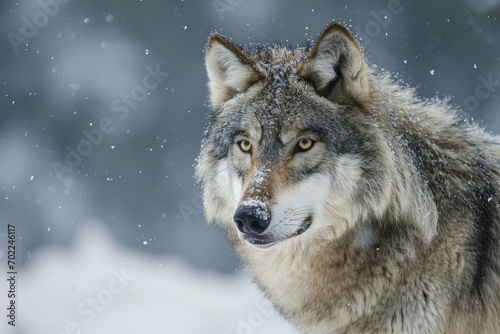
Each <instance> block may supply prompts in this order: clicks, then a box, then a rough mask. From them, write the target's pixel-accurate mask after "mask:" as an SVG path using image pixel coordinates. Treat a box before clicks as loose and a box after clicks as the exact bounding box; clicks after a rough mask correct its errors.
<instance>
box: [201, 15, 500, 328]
mask: <svg viewBox="0 0 500 334" xmlns="http://www.w3.org/2000/svg"><path fill="white" fill-rule="evenodd" d="M206 66H207V72H208V76H209V78H210V82H209V88H210V98H211V103H212V107H213V113H212V114H211V117H210V122H209V126H208V129H207V134H206V139H205V140H204V143H203V147H202V150H201V154H200V157H199V161H198V165H197V169H196V173H197V177H198V180H199V181H201V183H202V186H203V190H204V192H203V201H204V208H205V213H206V216H207V218H208V219H209V220H216V221H218V222H219V223H220V224H222V225H223V226H224V227H225V228H226V229H227V232H228V235H229V238H230V239H231V240H232V242H233V243H234V245H235V247H236V249H237V251H238V253H239V254H240V256H241V258H242V259H243V261H244V262H245V264H246V266H247V267H248V270H249V271H250V273H251V275H252V276H253V278H254V280H255V282H256V283H257V284H258V285H259V286H260V288H261V289H262V290H263V291H264V292H265V293H266V295H267V296H268V297H269V298H270V299H271V300H272V301H273V303H274V304H275V306H276V307H277V308H278V309H279V310H280V311H281V312H282V313H283V315H284V316H285V317H286V318H287V319H289V320H290V321H291V322H292V323H293V324H294V325H295V326H296V327H297V329H298V330H299V331H301V332H303V333H308V334H311V333H447V334H449V333H464V334H465V333H467V334H469V333H484V334H492V333H500V277H499V276H500V242H499V240H500V218H499V209H498V206H499V205H500V197H499V195H498V191H499V188H500V175H499V171H500V169H499V162H500V160H499V159H500V150H499V147H500V146H499V140H498V139H497V138H496V137H493V136H490V135H488V134H487V133H485V132H484V131H483V130H481V129H479V128H477V127H476V126H472V125H469V124H468V123H467V122H466V121H464V120H463V119H462V118H461V117H459V116H458V115H457V113H456V112H455V111H454V110H453V108H452V107H450V106H449V105H448V104H447V102H442V101H437V100H435V101H434V100H433V101H428V100H422V99H419V98H418V97H416V95H415V92H414V90H412V89H409V88H405V87H402V86H401V85H398V84H396V83H394V82H393V81H392V80H391V79H390V77H389V76H388V75H386V74H384V73H378V72H377V71H375V70H373V69H371V68H370V67H369V66H368V65H367V63H366V61H365V59H364V57H363V54H362V52H361V50H360V48H359V47H358V45H357V43H356V41H355V39H354V38H353V37H352V35H351V34H350V33H349V31H348V30H347V29H346V28H345V27H343V26H342V25H340V24H336V23H332V24H330V25H328V26H327V27H326V28H325V29H324V30H323V32H322V33H321V35H320V36H319V38H318V40H317V41H316V43H315V44H314V45H313V46H312V48H308V47H306V48H298V49H295V50H290V49H288V48H280V47H268V48H266V47H259V48H253V49H252V48H240V47H237V46H235V45H234V44H232V43H231V42H229V41H228V40H226V39H224V38H223V37H221V36H220V35H217V34H214V35H212V36H211V38H210V40H209V43H208V48H207V54H206ZM303 138H305V139H306V142H307V139H311V140H312V142H313V143H314V145H313V146H312V148H310V149H309V150H302V149H301V148H298V146H297V145H298V144H297V143H298V141H299V140H300V139H303ZM242 141H244V143H245V147H247V146H248V144H251V150H249V151H248V152H246V153H245V152H244V151H243V150H242V149H240V146H241V145H242V144H241V142H242ZM242 207H244V208H246V209H248V208H251V209H252V210H254V211H252V212H255V213H253V217H255V219H256V221H267V222H270V223H269V225H268V227H267V229H266V230H265V231H264V232H263V233H256V232H252V233H247V232H246V231H242V230H241V229H240V231H238V228H241V226H239V227H238V228H237V225H236V223H235V221H234V220H233V219H236V217H235V212H236V211H237V209H238V208H242ZM233 217H234V218H233ZM252 224H253V223H252ZM240 225H241V224H240ZM252 226H253V225H252ZM259 226H260V225H259ZM259 226H257V227H259ZM304 230H305V232H304ZM302 232H304V233H302ZM263 248H266V249H263Z"/></svg>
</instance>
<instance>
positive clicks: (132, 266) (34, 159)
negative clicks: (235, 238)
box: [0, 0, 500, 334]
mask: <svg viewBox="0 0 500 334" xmlns="http://www.w3.org/2000/svg"><path fill="white" fill-rule="evenodd" d="M499 14H500V1H499V0H485V1H479V0H478V1H473V0H459V1H451V0H447V1H409V0H399V1H398V0H383V1H370V2H366V1H347V0H346V1H326V0H312V1H298V0H293V1H291V0H275V1H265V0H253V1H250V0H215V1H213V0H209V1H194V0H165V1H159V0H156V1H154V0H121V1H117V0H99V1H98V0H80V1H78V0H72V1H70V0H17V1H12V0H4V1H2V2H1V3H0V17H1V20H0V26H1V31H2V39H1V41H0V43H1V44H0V45H1V47H0V156H1V158H0V192H1V196H0V268H3V269H2V272H4V273H5V274H6V273H7V271H8V270H7V264H6V263H7V225H8V224H11V225H14V226H15V229H16V261H15V262H16V266H17V267H16V269H17V270H18V271H19V273H18V276H17V289H18V295H17V307H18V313H17V314H18V318H17V321H16V326H15V327H13V326H7V324H6V322H7V321H6V318H5V315H4V314H3V313H6V314H7V311H2V314H1V317H0V319H3V320H2V323H1V325H0V326H5V328H7V330H8V333H29V334H31V333H105V332H106V333H108V332H116V333H119V332H121V333H137V332H158V331H160V330H161V331H162V332H166V333H270V332H272V333H293V330H292V329H291V328H290V327H289V326H288V325H287V324H286V323H285V322H284V321H283V320H282V319H281V318H279V316H278V315H276V314H275V312H273V311H272V310H270V308H269V305H267V304H265V300H264V299H263V298H262V296H261V295H259V293H258V292H257V291H256V289H255V288H254V287H253V285H252V284H251V282H250V281H249V279H248V277H247V276H246V274H245V273H244V271H243V270H242V266H241V264H240V263H239V262H238V258H237V257H236V255H235V254H234V252H233V250H232V249H231V246H230V245H229V244H228V242H227V241H226V239H225V234H224V232H223V231H221V230H220V229H219V228H218V227H216V226H213V225H210V226H208V225H207V224H206V222H205V220H204V217H203V214H202V211H201V199H200V192H199V190H198V187H197V185H196V184H195V182H194V180H193V177H192V175H193V172H194V169H193V165H194V162H195V158H196V157H197V154H198V152H199V148H200V141H201V139H202V137H203V131H204V127H205V124H206V116H207V113H208V111H209V109H208V107H207V101H208V99H207V93H208V92H207V88H206V74H205V69H204V50H205V45H206V42H207V39H208V37H209V35H210V34H211V33H212V32H215V31H216V32H218V33H221V34H223V35H225V36H228V37H229V38H231V39H232V41H234V42H235V43H238V44H249V43H268V42H271V43H279V42H285V43H288V44H290V45H297V44H302V43H304V42H305V41H307V40H315V38H316V37H317V36H318V34H319V33H320V31H321V30H322V28H323V27H324V26H325V25H326V24H328V23H329V22H331V21H332V20H334V21H338V22H341V23H344V24H345V25H347V26H348V27H349V28H350V29H351V31H352V32H353V33H354V34H355V35H356V38H357V39H358V41H359V43H360V44H361V45H362V47H363V48H364V51H365V54H366V56H367V58H368V60H369V62H370V63H371V64H373V65H377V66H378V67H379V68H381V69H385V70H388V71H390V72H392V73H394V74H395V75H396V76H397V77H398V78H400V79H402V80H403V81H404V82H405V83H407V84H409V85H410V86H414V87H417V90H418V92H419V94H420V95H421V96H422V97H424V98H433V97H436V96H437V97H439V98H446V97H450V98H451V101H452V103H453V104H454V105H456V106H457V108H459V109H461V110H463V111H464V112H465V113H467V114H468V115H470V118H471V119H472V120H473V121H474V122H476V123H479V124H482V125H483V126H485V127H487V129H488V130H489V131H491V132H492V133H500V114H499V112H500V97H498V95H499V94H498V93H499V92H500V84H498V83H497V81H500V44H499V43H498V41H499V40H500V16H499ZM122 271H125V272H126V274H125V273H124V272H122ZM127 275H128V276H127ZM131 277H133V279H132V278H131ZM128 278H130V279H128ZM2 284H3V285H0V289H1V291H0V293H1V294H2V295H4V296H5V295H6V292H7V291H8V289H9V287H8V286H7V284H6V282H5V279H2ZM4 298H5V297H4ZM8 302H9V301H8V300H5V299H4V303H3V304H4V305H7V303H8ZM263 303H264V304H263ZM0 309H3V310H5V307H4V306H2V307H1V308H0ZM7 319H8V318H7ZM0 328H3V327H0Z"/></svg>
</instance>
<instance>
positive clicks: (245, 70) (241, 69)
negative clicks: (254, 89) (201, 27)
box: [205, 34, 259, 109]
mask: <svg viewBox="0 0 500 334" xmlns="http://www.w3.org/2000/svg"><path fill="white" fill-rule="evenodd" d="M205 65H206V67H207V73H208V78H209V83H208V86H209V88H210V102H211V103H212V108H214V109H217V108H218V107H219V106H220V105H221V104H222V103H223V102H225V101H227V100H229V99H230V98H232V97H234V96H235V95H236V94H238V93H239V92H242V91H244V90H245V89H247V88H248V87H249V86H250V85H251V84H253V83H255V82H256V81H257V80H258V78H259V76H258V72H257V71H256V70H255V68H254V62H253V61H252V60H251V59H250V58H249V57H247V56H246V55H244V54H243V52H241V50H240V49H239V48H238V47H237V46H236V45H234V44H233V43H231V42H229V41H228V40H227V39H225V38H224V37H222V36H221V35H219V34H213V35H212V36H210V39H209V40H208V47H207V54H206V56H205Z"/></svg>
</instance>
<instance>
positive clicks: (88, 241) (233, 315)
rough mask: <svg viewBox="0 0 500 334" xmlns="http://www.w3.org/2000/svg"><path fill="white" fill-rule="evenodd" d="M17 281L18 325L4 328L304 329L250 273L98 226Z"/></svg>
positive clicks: (46, 333) (40, 258)
mask: <svg viewBox="0 0 500 334" xmlns="http://www.w3.org/2000/svg"><path fill="white" fill-rule="evenodd" d="M17 279H18V285H17V289H18V300H17V304H18V319H17V325H16V327H15V328H12V327H11V326H8V329H7V331H0V332H2V333H13V334H14V333H15V334H18V333H22V334H42V333H43V334H56V333H57V334H60V333H64V334H69V333H75V334H76V333H79V334H86V333H89V334H90V333H125V334H126V333H131V334H132V333H133V334H137V333H169V334H170V333H175V334H176V333H181V334H183V333H186V334H190V333H193V334H194V333H196V334H202V333H203V334H204V333H217V334H233V333H238V334H240V333H244V334H250V333H255V334H257V333H273V334H279V333H287V334H290V333H296V332H295V331H294V330H293V328H292V327H291V325H289V324H287V323H286V322H285V321H284V320H283V319H282V318H281V316H280V315H279V314H278V313H277V312H276V311H275V310H274V309H273V308H272V306H271V304H270V302H269V301H267V300H266V299H265V298H264V297H263V296H262V294H261V293H260V292H259V291H258V290H257V289H256V287H255V286H254V285H253V284H252V283H251V282H250V280H249V278H248V277H247V276H246V275H245V274H243V273H239V274H234V275H223V274H219V273H216V272H211V271H206V270H205V271H204V270H199V269H196V268H193V267H191V266H190V265H189V264H187V263H186V262H185V261H183V260H182V259H180V258H175V257H167V256H163V257H154V256H151V255H142V254H138V253H135V252H132V251H130V250H128V249H124V248H122V247H120V246H119V245H118V244H117V243H116V242H115V241H114V240H113V238H112V237H111V236H110V235H109V233H108V232H107V231H106V230H105V229H103V228H102V227H101V226H99V225H96V224H92V225H86V226H85V227H84V228H82V229H81V230H80V232H79V233H78V238H77V242H76V247H75V248H74V249H73V250H71V251H69V252H65V251H62V250H61V249H59V248H46V249H44V250H42V251H39V252H37V253H36V254H34V255H33V256H32V258H31V261H30V264H28V265H27V266H26V267H25V268H24V269H23V270H22V271H21V272H20V273H19V275H18V278H17ZM4 313H5V312H4ZM3 317H5V315H4V316H3ZM4 326H6V321H5V320H4V321H2V327H4Z"/></svg>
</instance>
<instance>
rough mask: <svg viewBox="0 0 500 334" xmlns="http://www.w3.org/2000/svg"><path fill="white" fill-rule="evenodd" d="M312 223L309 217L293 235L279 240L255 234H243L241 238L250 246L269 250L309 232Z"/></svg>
mask: <svg viewBox="0 0 500 334" xmlns="http://www.w3.org/2000/svg"><path fill="white" fill-rule="evenodd" d="M311 222H312V217H307V218H306V219H305V220H304V221H303V222H302V224H300V226H299V228H298V229H297V231H295V232H294V233H292V234H291V235H288V236H285V237H282V238H279V239H273V238H271V237H269V236H265V235H261V236H259V235H253V234H241V235H240V238H241V239H242V240H243V241H246V242H248V243H249V244H251V245H252V246H253V247H255V248H259V249H269V248H271V247H272V246H274V245H276V244H278V243H280V242H282V241H285V240H287V239H290V238H293V237H296V236H299V235H301V234H303V233H304V232H305V231H307V230H308V229H309V227H311Z"/></svg>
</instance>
